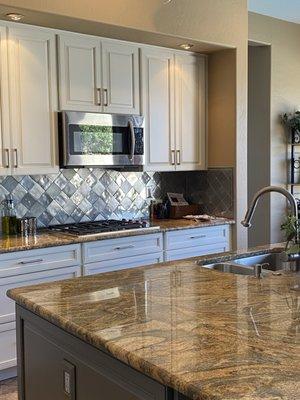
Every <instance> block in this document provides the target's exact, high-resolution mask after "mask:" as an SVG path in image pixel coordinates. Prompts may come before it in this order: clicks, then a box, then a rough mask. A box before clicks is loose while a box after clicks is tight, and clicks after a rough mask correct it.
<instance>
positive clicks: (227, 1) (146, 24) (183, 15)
mask: <svg viewBox="0 0 300 400" xmlns="http://www.w3.org/2000/svg"><path fill="white" fill-rule="evenodd" d="M8 6H10V7H12V8H11V9H13V8H18V7H20V8H23V9H25V11H24V14H26V9H27V10H34V11H35V12H40V13H41V19H42V16H44V19H43V21H44V23H45V22H46V21H47V20H49V21H50V20H51V24H52V26H53V27H61V28H63V27H64V28H68V27H70V26H71V25H72V18H79V19H82V20H85V21H89V22H90V23H91V24H93V26H94V28H95V29H96V26H97V24H103V25H99V26H101V27H102V28H103V29H104V24H106V25H107V24H109V27H110V32H111V35H112V36H113V29H112V28H111V27H112V26H115V27H116V28H115V29H116V30H120V26H121V27H123V28H124V29H123V33H124V38H126V37H125V34H128V35H129V34H130V32H131V33H132V32H133V33H135V32H134V31H132V29H136V30H138V34H135V36H134V35H133V37H135V38H136V41H140V40H141V37H142V36H143V35H142V34H141V31H147V32H148V33H149V32H152V33H154V34H165V35H168V36H178V37H182V38H188V39H190V40H193V41H195V42H197V41H199V42H210V43H217V44H221V45H226V46H232V47H234V48H236V115H235V123H236V144H237V146H236V154H235V162H236V165H238V168H237V170H236V219H237V221H240V220H241V219H242V217H243V214H244V212H245V209H246V205H247V36H248V13H247V0H214V1H207V0H173V1H172V2H171V3H170V4H168V5H164V4H163V0H110V1H107V0H89V1H82V0H72V1H70V0H68V1H66V0H64V1H63V0H4V1H2V3H1V4H0V11H1V12H2V13H3V12H5V11H6V10H8ZM27 13H28V14H29V12H27ZM45 13H51V14H52V15H50V14H48V15H47V16H46V18H45ZM62 16H63V17H62ZM65 17H68V18H65ZM64 18H65V19H64ZM55 20H57V21H59V24H58V22H57V23H56V22H55ZM64 21H65V25H64ZM30 22H34V21H33V19H31V21H30ZM95 23H97V24H95ZM81 24H82V25H83V26H86V28H87V27H88V25H87V24H86V22H80V21H73V26H74V25H77V26H79V25H81ZM107 27H108V25H107ZM109 27H108V28H109ZM126 29H128V31H126ZM78 30H79V28H78ZM129 30H131V31H129ZM145 36H147V35H145ZM131 37H132V36H131ZM127 38H128V37H127ZM237 244H238V246H239V247H245V246H246V244H247V231H246V230H245V229H244V228H242V227H241V225H240V224H238V225H237Z"/></svg>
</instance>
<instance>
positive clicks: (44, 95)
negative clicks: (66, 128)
mask: <svg viewBox="0 0 300 400" xmlns="http://www.w3.org/2000/svg"><path fill="white" fill-rule="evenodd" d="M8 35H9V40H8V55H9V93H10V115H11V119H10V130H11V146H12V147H11V157H10V159H11V165H12V173H13V174H20V175H29V174H43V173H55V172H57V171H58V166H57V159H56V153H57V152H56V118H55V111H56V110H57V85H56V56H55V35H54V33H53V32H52V31H48V30H43V29H41V28H34V29H32V28H29V27H19V26H18V27H9V29H8Z"/></svg>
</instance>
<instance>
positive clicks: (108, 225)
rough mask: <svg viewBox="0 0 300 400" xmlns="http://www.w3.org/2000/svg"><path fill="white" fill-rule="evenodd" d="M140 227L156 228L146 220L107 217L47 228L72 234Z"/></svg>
mask: <svg viewBox="0 0 300 400" xmlns="http://www.w3.org/2000/svg"><path fill="white" fill-rule="evenodd" d="M142 228H144V229H145V228H147V229H151V230H157V229H158V227H156V226H153V227H150V226H149V223H148V222H147V221H133V220H126V219H122V220H116V219H108V220H103V221H94V222H79V223H74V224H63V225H52V226H49V229H50V230H52V231H56V232H61V233H67V234H70V235H73V236H88V235H103V234H106V233H111V232H116V231H124V230H126V231H129V230H130V231H133V230H139V229H142Z"/></svg>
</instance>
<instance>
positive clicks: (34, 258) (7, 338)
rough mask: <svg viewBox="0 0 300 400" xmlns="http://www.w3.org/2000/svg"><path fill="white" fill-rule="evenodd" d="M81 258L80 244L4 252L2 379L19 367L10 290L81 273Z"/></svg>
mask: <svg viewBox="0 0 300 400" xmlns="http://www.w3.org/2000/svg"><path fill="white" fill-rule="evenodd" d="M80 260H81V256H80V245H69V246H60V247H51V248H46V249H38V250H28V251H21V252H15V253H6V254H2V255H0V379H1V371H4V370H7V369H9V368H12V367H15V366H16V343H15V342H16V339H15V336H16V335H15V304H14V301H12V300H11V299H9V298H8V297H7V296H6V292H7V291H8V290H9V289H11V288H16V287H21V286H28V285H36V284H38V283H45V282H52V281H58V280H62V279H70V278H74V277H76V276H79V275H80V271H81V265H80Z"/></svg>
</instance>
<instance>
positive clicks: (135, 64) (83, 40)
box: [58, 33, 140, 114]
mask: <svg viewBox="0 0 300 400" xmlns="http://www.w3.org/2000/svg"><path fill="white" fill-rule="evenodd" d="M58 48H59V98H60V101H59V104H60V109H61V110H76V111H88V112H107V113H118V114H139V112H140V104H139V103H140V97H139V50H138V47H137V46H135V45H130V44H127V43H123V42H119V41H110V40H107V41H101V40H100V38H97V37H90V36H85V35H78V34H72V33H70V34H60V35H59V37H58Z"/></svg>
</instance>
